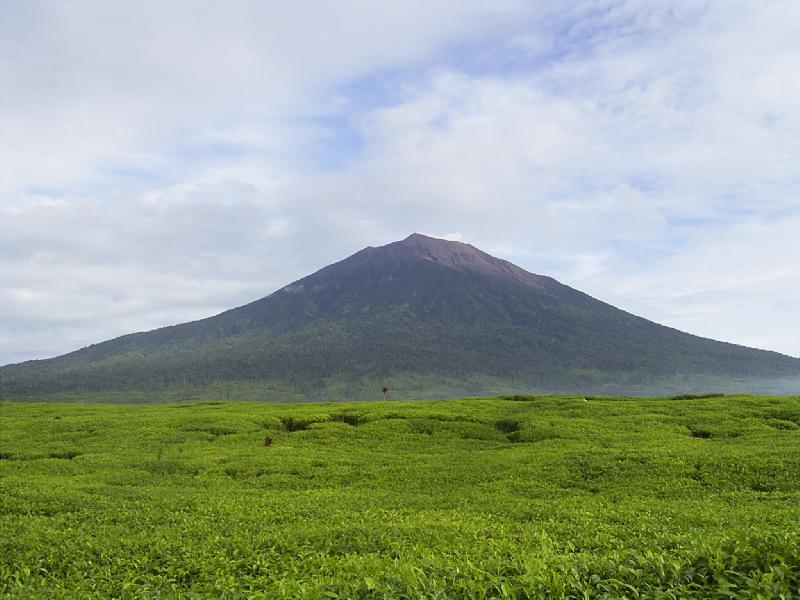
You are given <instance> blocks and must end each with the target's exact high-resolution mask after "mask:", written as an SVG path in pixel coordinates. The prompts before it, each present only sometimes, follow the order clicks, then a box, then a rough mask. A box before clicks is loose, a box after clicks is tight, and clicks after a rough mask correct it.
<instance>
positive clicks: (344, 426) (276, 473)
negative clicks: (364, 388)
mask: <svg viewBox="0 0 800 600" xmlns="http://www.w3.org/2000/svg"><path fill="white" fill-rule="evenodd" d="M798 424H800V399H798V398H779V397H775V398H756V397H750V396H727V397H705V398H697V397H683V398H671V399H625V398H588V399H583V398H561V397H527V396H514V397H508V398H486V399H463V400H452V401H435V402H429V401H413V402H411V401H409V402H406V401H403V402H399V401H398V402H373V403H367V402H365V403H331V404H256V403H219V402H214V403H205V404H203V403H199V404H198V403H194V404H180V405H148V406H143V405H130V404H128V405H108V404H52V403H32V402H26V403H8V402H6V403H3V404H0V598H25V599H28V598H47V599H58V598H104V599H105V598H228V599H234V598H236V599H239V598H241V599H245V598H263V599H279V598H292V599H294V598H364V599H366V598H436V599H445V598H453V599H462V598H473V599H479V598H765V599H767V598H769V599H772V598H798V597H800V592H799V591H798V588H799V586H800V425H798Z"/></svg>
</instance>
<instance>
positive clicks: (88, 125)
mask: <svg viewBox="0 0 800 600" xmlns="http://www.w3.org/2000/svg"><path fill="white" fill-rule="evenodd" d="M798 22H800V5H798V4H797V3H796V2H793V1H792V0H775V1H770V2H759V3H754V2H746V1H726V2H712V1H709V2H696V1H686V2H684V1H679V0H676V1H673V2H655V1H651V2H647V1H642V0H630V1H627V2H625V1H612V0H595V1H578V2H570V3H567V4H562V3H552V2H530V1H515V0H508V1H505V2H501V3H496V2H492V3H487V2H482V1H470V0H466V1H463V2H438V3H431V2H403V3H395V4H388V3H374V4H369V3H360V2H343V3H336V5H335V7H334V5H332V4H327V3H319V2H284V3H274V2H271V3H267V4H263V5H262V4H259V3H252V2H232V3H225V5H224V6H223V5H222V4H221V3H218V2H211V1H207V2H181V1H176V2H170V3H157V2H118V3H114V4H107V3H102V2H88V1H87V2H81V3H63V2H47V1H31V2H15V1H13V0H0V90H2V93H0V223H2V232H1V233H0V365H2V364H6V363H11V362H18V361H22V360H27V359H33V358H45V357H49V356H54V355H57V354H61V353H64V352H68V351H71V350H74V349H76V348H80V347H83V346H86V345H88V344H92V343H96V342H100V341H102V340H105V339H110V338H113V337H116V336H118V335H122V334H126V333H129V332H132V331H142V330H147V329H152V328H155V327H159V326H164V325H170V324H174V323H180V322H186V321H190V320H193V319H199V318H203V317H207V316H209V315H212V314H216V313H218V312H220V311H222V310H225V309H228V308H230V307H233V306H239V305H242V304H244V303H245V302H249V301H251V300H253V299H255V298H260V297H263V296H264V295H266V294H268V293H269V292H272V291H273V290H275V289H278V288H280V287H281V286H283V285H285V284H286V283H287V282H290V281H294V280H296V279H298V278H300V277H302V276H304V275H306V274H308V273H312V272H314V271H316V270H317V269H319V268H320V267H323V266H324V265H326V264H329V263H330V262H332V261H333V260H336V259H338V258H340V257H343V256H347V255H349V254H351V253H352V252H355V251H357V250H359V249H360V248H363V247H365V246H370V245H371V246H378V245H381V244H385V243H388V242H390V241H393V240H397V239H402V238H404V237H405V236H406V235H408V233H409V232H411V231H421V232H423V233H428V234H432V235H436V236H438V237H450V238H452V239H461V240H464V241H468V242H470V243H472V244H474V245H476V246H478V247H480V248H482V249H484V250H486V251H488V252H490V253H491V254H493V255H495V256H500V257H503V258H506V259H508V260H511V261H512V262H514V263H515V264H517V265H519V266H521V267H523V268H525V269H526V270H528V271H532V272H535V273H542V274H547V275H551V276H553V277H555V278H556V279H558V280H559V281H561V282H563V283H565V284H568V285H570V286H572V287H574V288H576V289H580V290H582V291H585V292H587V293H589V294H590V295H592V296H594V297H596V298H600V299H602V300H604V301H607V302H609V303H611V304H613V305H615V306H618V307H620V308H622V309H624V310H627V311H629V312H631V313H634V314H637V315H641V316H643V317H645V318H648V319H650V320H653V321H656V322H658V323H663V324H665V325H669V326H672V327H675V328H678V329H681V330H684V331H688V332H690V333H695V334H698V335H702V336H706V337H711V338H714V339H719V340H723V341H728V342H733V343H737V344H743V345H748V346H753V347H757V348H765V349H769V350H774V351H778V352H782V353H784V354H789V355H791V356H800V314H799V313H798V311H797V306H798V305H800V267H798V263H797V261H796V254H797V250H796V241H795V240H796V237H797V234H798V232H800V174H799V172H798V169H797V155H798V150H800V81H799V80H798V78H797V77H796V73H798V72H800V38H798V36H797V23H798Z"/></svg>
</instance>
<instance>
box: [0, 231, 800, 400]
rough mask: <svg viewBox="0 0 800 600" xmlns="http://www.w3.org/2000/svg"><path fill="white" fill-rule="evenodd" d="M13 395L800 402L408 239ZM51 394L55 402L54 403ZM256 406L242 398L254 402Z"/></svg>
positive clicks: (754, 353)
mask: <svg viewBox="0 0 800 600" xmlns="http://www.w3.org/2000/svg"><path fill="white" fill-rule="evenodd" d="M0 374H1V375H2V379H3V389H4V391H5V392H6V394H7V395H11V396H21V397H24V396H30V395H37V396H41V395H46V394H50V395H55V396H57V397H66V395H68V394H70V393H73V394H75V393H77V394H85V393H91V392H130V394H129V397H134V396H136V392H150V397H151V398H155V397H161V396H163V397H166V398H179V397H181V395H191V393H192V392H191V390H192V388H203V387H205V386H212V385H218V386H219V385H221V384H225V385H226V386H227V387H228V389H229V390H232V392H230V393H233V394H237V395H239V396H242V397H251V398H252V397H254V396H253V392H254V389H255V390H257V391H256V396H255V397H259V398H264V399H272V400H280V399H286V398H288V397H297V398H306V399H309V398H310V399H314V398H317V399H320V398H330V397H338V398H351V399H352V398H372V397H374V394H375V391H376V390H380V389H381V387H382V386H383V385H384V384H389V385H390V387H392V389H396V390H397V391H398V394H399V395H400V396H403V395H407V396H415V397H425V396H427V397H431V396H442V397H453V396H454V395H459V394H461V395H463V394H486V393H509V392H526V391H551V392H552V391H557V392H569V393H575V392H580V393H612V394H620V393H627V394H645V393H650V394H653V393H673V392H675V391H680V390H685V391H692V390H693V391H701V390H706V391H708V390H714V391H717V390H718V391H747V392H753V391H761V392H770V393H774V392H784V391H789V392H792V391H799V390H800V360H798V359H796V358H791V357H788V356H783V355H780V354H777V353H775V352H767V351H763V350H754V349H751V348H744V347H741V346H735V345H733V344H726V343H721V342H716V341H713V340H709V339H703V338H699V337H696V336H693V335H689V334H687V333H683V332H680V331H677V330H675V329H671V328H668V327H663V326H661V325H658V324H656V323H653V322H650V321H647V320H646V319H642V318H639V317H636V316H634V315H631V314H629V313H626V312H624V311H621V310H619V309H616V308H614V307H613V306H610V305H608V304H606V303H604V302H601V301H599V300H595V299H594V298H591V297H590V296H587V295H586V294H583V293H581V292H579V291H577V290H574V289H572V288H570V287H567V286H565V285H562V284H560V283H558V282H557V281H555V280H554V279H551V278H549V277H543V276H540V275H535V274H533V273H528V272H527V271H524V270H523V269H520V268H519V267H516V266H514V265H512V264H511V263H508V262H506V261H503V260H500V259H497V258H494V257H492V256H490V255H488V254H485V253H484V252H481V251H480V250H478V249H476V248H473V247H472V246H469V245H467V244H461V243H458V242H447V241H444V240H436V239H433V238H428V237H425V236H420V235H413V236H411V237H409V238H408V239H406V240H403V241H402V242H397V243H394V244H389V245H387V246H383V247H380V248H367V249H365V250H362V251H361V252H358V253H357V254H355V255H353V256H351V257H350V258H348V259H346V260H343V261H341V262H339V263H336V264H333V265H330V266H328V267H326V268H324V269H322V270H320V271H318V272H317V273H314V274H313V275H310V276H308V277H306V278H304V279H301V280H300V281H297V282H295V283H293V284H291V285H289V286H286V287H285V288H283V289H281V290H278V291H277V292H275V293H273V294H271V295H269V296H267V297H265V298H263V299H261V300H258V301H256V302H253V303H251V304H248V305H246V306H242V307H239V308H236V309H233V310H229V311H227V312H224V313H222V314H220V315H217V316H215V317H211V318H208V319H204V320H201V321H196V322H192V323H186V324H182V325H176V326H173V327H165V328H163V329H158V330H155V331H151V332H146V333H137V334H133V335H127V336H123V337H121V338H117V339H115V340H110V341H108V342H104V343H101V344H97V345H94V346H90V347H88V348H84V349H82V350H79V351H77V352H73V353H71V354H67V355H65V356H62V357H58V358H55V359H51V360H45V361H31V362H28V363H23V364H21V365H11V366H6V367H3V368H2V370H0ZM59 395H60V396H59ZM248 395H249V396H248Z"/></svg>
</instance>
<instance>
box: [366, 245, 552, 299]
mask: <svg viewBox="0 0 800 600" xmlns="http://www.w3.org/2000/svg"><path fill="white" fill-rule="evenodd" d="M376 250H378V251H379V252H386V253H388V254H389V255H393V256H396V257H398V258H416V259H422V260H428V261H431V262H434V263H436V264H438V265H440V266H443V267H448V268H451V269H456V270H459V271H472V272H477V273H481V274H483V275H490V276H495V277H500V278H502V279H507V280H515V281H516V282H518V283H522V284H524V285H527V286H529V287H535V288H540V289H542V288H544V287H545V280H547V279H548V278H546V277H542V276H541V275H536V274H534V273H530V272H528V271H526V270H525V269H522V268H520V267H518V266H516V265H514V264H512V263H510V262H508V261H506V260H502V259H499V258H495V257H494V256H492V255H491V254H487V253H486V252H483V251H482V250H479V249H478V248H476V247H475V246H472V245H470V244H465V243H464V242H457V241H453V240H445V239H441V238H435V237H431V236H427V235H423V234H421V233H412V234H411V235H409V236H408V237H407V238H405V239H403V240H401V241H399V242H393V243H391V244H387V245H386V246H382V247H381V248H377V249H376Z"/></svg>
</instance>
